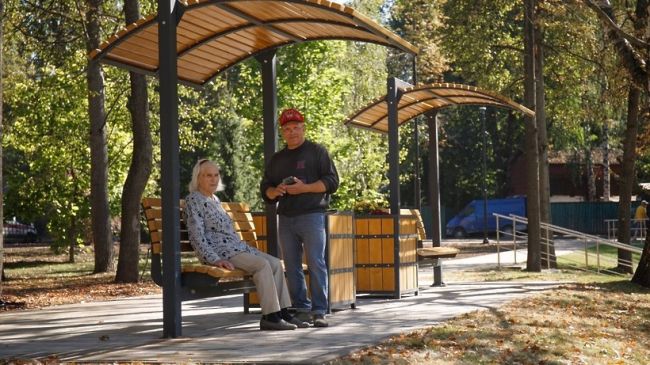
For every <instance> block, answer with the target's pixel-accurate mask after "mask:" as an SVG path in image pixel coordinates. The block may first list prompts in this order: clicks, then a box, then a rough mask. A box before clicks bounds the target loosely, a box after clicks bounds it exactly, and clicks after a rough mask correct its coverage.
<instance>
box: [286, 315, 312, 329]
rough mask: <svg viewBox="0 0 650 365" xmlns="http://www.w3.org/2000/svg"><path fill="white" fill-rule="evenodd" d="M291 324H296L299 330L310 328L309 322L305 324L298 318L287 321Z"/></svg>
mask: <svg viewBox="0 0 650 365" xmlns="http://www.w3.org/2000/svg"><path fill="white" fill-rule="evenodd" d="M286 322H289V323H291V324H295V325H296V327H298V328H307V327H309V322H303V321H301V320H300V319H299V318H298V317H292V318H291V319H290V320H288V321H286Z"/></svg>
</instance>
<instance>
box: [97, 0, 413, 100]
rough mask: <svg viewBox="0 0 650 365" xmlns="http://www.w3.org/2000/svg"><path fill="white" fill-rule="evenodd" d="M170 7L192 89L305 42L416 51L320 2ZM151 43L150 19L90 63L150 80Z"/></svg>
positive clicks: (355, 15)
mask: <svg viewBox="0 0 650 365" xmlns="http://www.w3.org/2000/svg"><path fill="white" fill-rule="evenodd" d="M168 1H170V0H168ZM171 1H173V0H171ZM176 7H177V12H176V16H175V19H176V21H177V22H178V25H177V40H176V47H175V53H176V58H177V65H178V80H179V81H180V82H181V83H183V84H186V85H190V86H194V87H201V86H203V85H205V84H206V83H209V82H210V81H212V80H214V78H215V77H217V75H218V74H219V73H221V72H223V71H224V70H227V69H228V68H230V67H232V66H234V65H236V64H237V63H239V62H241V61H243V60H246V59H248V58H251V57H257V56H258V55H260V54H264V53H265V52H267V51H269V50H272V49H276V48H279V47H282V46H285V45H290V44H295V43H301V42H305V41H314V40H327V39H336V40H352V41H362V42H369V43H375V44H380V45H384V46H387V47H393V48H395V49H397V50H400V51H402V52H407V53H413V54H415V53H417V52H418V49H417V48H416V47H414V46H413V45H411V44H410V43H408V42H407V41H405V40H404V39H402V38H400V37H399V36H397V35H395V34H394V33H392V32H390V31H388V30H386V29H385V28H383V27H381V26H380V25H378V24H377V23H376V22H375V21H373V20H372V19H370V18H368V17H366V16H364V15H363V14H361V13H359V12H357V11H355V10H354V9H352V8H350V7H347V6H344V5H342V4H338V3H333V2H330V1H325V0H262V1H261V0H186V1H185V0H184V1H176ZM157 41H158V20H157V16H156V15H150V16H148V17H145V18H142V19H140V20H139V21H137V22H135V23H133V24H131V25H129V26H128V27H126V28H125V29H123V30H121V31H120V32H118V33H117V34H115V35H113V36H112V37H110V38H109V39H108V40H107V41H106V42H104V43H102V44H101V45H100V47H99V48H98V49H96V50H93V51H92V52H91V53H90V57H91V58H92V59H95V60H99V61H101V62H103V63H106V64H111V65H115V66H119V67H122V68H126V69H129V70H132V71H136V72H139V73H144V74H150V75H155V74H158V73H160V60H161V58H160V57H159V56H158V44H157Z"/></svg>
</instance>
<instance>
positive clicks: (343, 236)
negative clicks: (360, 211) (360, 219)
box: [244, 212, 357, 312]
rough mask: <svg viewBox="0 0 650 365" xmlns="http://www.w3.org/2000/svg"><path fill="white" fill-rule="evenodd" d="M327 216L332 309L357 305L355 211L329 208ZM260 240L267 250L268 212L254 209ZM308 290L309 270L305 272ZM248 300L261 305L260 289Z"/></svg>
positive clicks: (327, 249)
mask: <svg viewBox="0 0 650 365" xmlns="http://www.w3.org/2000/svg"><path fill="white" fill-rule="evenodd" d="M325 218H326V222H325V224H326V226H325V228H326V240H327V242H326V246H325V247H326V254H325V261H326V262H327V268H328V273H329V279H328V281H329V295H328V300H329V310H328V312H331V311H332V310H334V309H345V308H346V307H348V306H349V307H350V308H354V307H355V304H356V296H357V293H356V285H355V277H354V271H355V270H354V216H353V214H352V212H328V213H327V214H326V215H325ZM253 220H254V222H255V229H256V231H257V241H258V242H257V243H258V246H259V248H260V250H263V251H265V252H266V251H267V249H268V248H267V247H268V246H267V243H266V237H267V230H266V216H265V215H264V213H253ZM305 280H307V290H309V274H308V273H305ZM244 300H248V301H249V303H250V304H251V305H252V306H256V305H259V299H258V298H257V294H256V293H254V292H253V293H250V294H249V295H248V299H246V298H244Z"/></svg>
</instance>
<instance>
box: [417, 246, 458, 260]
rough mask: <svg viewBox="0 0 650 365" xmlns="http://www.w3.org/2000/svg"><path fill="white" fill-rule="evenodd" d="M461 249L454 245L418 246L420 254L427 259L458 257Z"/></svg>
mask: <svg viewBox="0 0 650 365" xmlns="http://www.w3.org/2000/svg"><path fill="white" fill-rule="evenodd" d="M458 252H459V250H458V249H457V248H454V247H423V248H418V256H419V257H421V258H426V259H449V258H453V257H456V255H458Z"/></svg>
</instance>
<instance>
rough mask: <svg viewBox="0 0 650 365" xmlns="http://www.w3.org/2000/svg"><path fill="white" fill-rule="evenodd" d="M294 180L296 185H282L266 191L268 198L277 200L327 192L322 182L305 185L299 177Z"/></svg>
mask: <svg viewBox="0 0 650 365" xmlns="http://www.w3.org/2000/svg"><path fill="white" fill-rule="evenodd" d="M293 180H294V183H293V184H291V185H287V184H284V183H281V184H280V185H278V186H276V187H270V188H268V189H266V196H268V197H269V199H272V200H275V199H277V198H279V197H281V196H284V195H286V194H289V195H298V194H304V193H324V192H325V191H326V190H327V188H326V187H325V183H324V182H323V181H322V180H318V181H316V182H313V183H311V184H305V183H304V182H303V181H302V180H300V179H298V178H297V177H294V178H293Z"/></svg>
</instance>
